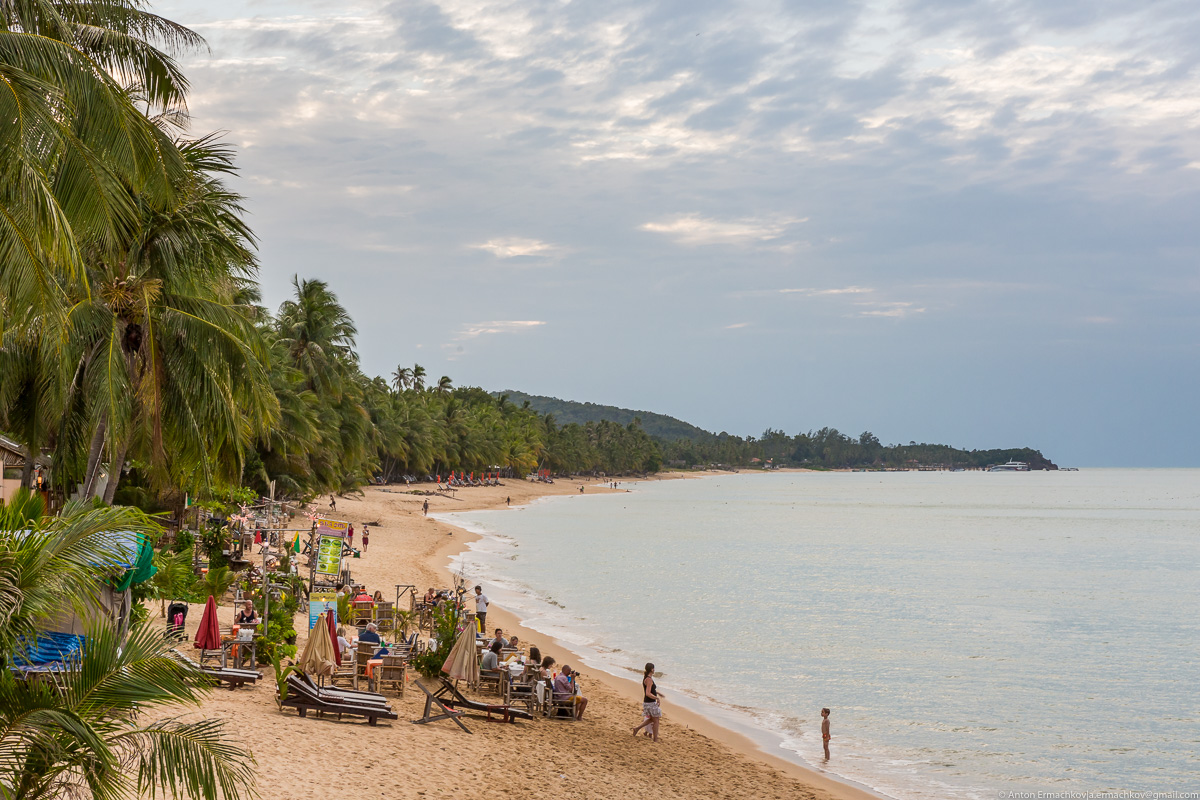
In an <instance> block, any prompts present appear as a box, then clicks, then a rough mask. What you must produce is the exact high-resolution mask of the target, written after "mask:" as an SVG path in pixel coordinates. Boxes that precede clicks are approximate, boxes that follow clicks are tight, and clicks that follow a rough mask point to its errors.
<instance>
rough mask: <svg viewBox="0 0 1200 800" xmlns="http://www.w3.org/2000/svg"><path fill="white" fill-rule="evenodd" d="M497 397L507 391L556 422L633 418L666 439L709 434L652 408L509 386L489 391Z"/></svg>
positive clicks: (513, 399)
mask: <svg viewBox="0 0 1200 800" xmlns="http://www.w3.org/2000/svg"><path fill="white" fill-rule="evenodd" d="M492 394H493V395H494V396H496V397H499V396H500V395H502V394H503V395H508V399H509V402H511V403H513V404H515V405H518V406H520V405H524V404H525V403H526V402H528V403H529V406H530V408H532V409H533V410H534V411H537V412H538V413H540V414H552V415H554V420H555V422H557V423H558V424H559V425H570V424H571V423H577V424H579V425H586V424H587V423H589V422H600V421H601V420H608V421H609V422H615V423H617V424H618V425H628V424H629V423H631V422H633V420H634V418H635V417H636V418H638V419H640V420H641V421H642V428H643V429H644V430H645V431H646V433H648V434H650V435H651V436H653V437H655V438H658V439H663V440H666V441H675V440H676V439H707V438H710V437H712V434H711V433H709V432H708V431H706V430H703V429H702V428H697V427H696V426H695V425H690V424H688V423H686V422H684V421H683V420H681V419H675V417H668V416H667V415H666V414H655V413H654V412H653V411H631V410H630V409H628V408H617V407H616V406H602V405H599V404H597V403H576V402H575V401H573V400H559V399H558V398H557V397H542V396H541V395H536V394H525V393H524V392H518V391H514V390H512V389H509V390H506V391H503V392H492Z"/></svg>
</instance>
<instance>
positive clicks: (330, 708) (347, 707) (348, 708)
mask: <svg viewBox="0 0 1200 800" xmlns="http://www.w3.org/2000/svg"><path fill="white" fill-rule="evenodd" d="M287 688H288V693H287V699H286V700H283V701H282V702H281V703H280V707H281V708H283V707H288V708H294V709H296V711H297V712H298V713H299V714H300V716H302V717H305V716H307V715H308V712H309V711H316V712H317V713H321V712H324V713H326V714H337V715H338V719H341V717H342V715H343V714H347V715H350V716H353V717H365V718H366V720H367V724H368V725H371V726H374V725H375V723H376V722H377V721H378V720H380V719H399V716H398V715H397V714H396V713H395V712H394V711H392V710H391V708H390V707H387V706H380V705H377V704H374V703H358V702H353V701H350V700H344V701H341V702H336V701H333V700H332V699H330V698H328V697H325V698H322V696H321V695H320V694H318V693H316V692H314V691H313V690H312V689H310V688H309V685H308V684H307V683H305V682H304V681H302V680H300V679H299V678H298V677H297V676H295V675H289V676H288V677H287Z"/></svg>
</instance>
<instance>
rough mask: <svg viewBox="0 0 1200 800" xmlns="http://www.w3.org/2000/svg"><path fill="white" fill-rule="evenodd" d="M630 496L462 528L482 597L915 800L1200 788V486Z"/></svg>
mask: <svg viewBox="0 0 1200 800" xmlns="http://www.w3.org/2000/svg"><path fill="white" fill-rule="evenodd" d="M628 486H629V488H631V489H632V490H633V491H631V492H629V493H627V494H619V495H585V496H582V497H578V496H573V497H564V498H554V499H551V500H548V501H542V502H539V503H536V504H534V505H532V506H530V507H528V508H524V509H515V510H509V511H494V512H473V513H469V514H459V515H453V516H454V518H455V519H456V520H458V521H459V522H460V523H464V524H467V525H468V526H470V527H473V528H475V529H477V530H483V531H486V532H488V534H489V535H488V536H487V537H485V539H484V540H482V541H481V542H480V543H478V544H477V545H476V547H475V549H473V550H472V551H471V552H470V553H469V554H467V555H466V556H465V557H464V564H465V570H466V573H467V576H468V578H469V579H471V580H477V579H481V580H484V581H485V582H487V583H488V592H489V594H491V595H492V596H493V600H495V601H497V602H499V603H501V605H504V606H506V607H511V608H513V609H514V610H515V611H517V612H518V613H519V614H521V615H522V616H523V617H525V618H527V620H528V621H529V622H530V624H531V625H532V626H533V627H535V628H537V629H538V630H541V631H544V632H547V633H550V634H553V635H555V636H557V637H558V638H560V639H563V640H564V641H567V642H570V643H571V644H574V645H576V646H577V647H582V648H586V649H588V650H589V652H590V653H591V654H592V655H591V667H592V668H605V669H609V670H611V671H613V672H618V673H621V672H624V671H625V670H628V669H631V668H640V666H641V664H642V663H644V662H645V661H647V660H652V661H654V662H655V664H656V665H657V666H658V668H659V669H660V670H661V671H662V672H663V673H664V674H663V677H662V679H661V680H660V681H659V684H660V686H661V687H662V688H663V690H664V691H666V692H670V691H672V690H674V691H675V692H676V693H679V692H683V693H685V694H687V695H689V696H691V697H695V698H702V699H704V700H706V701H709V702H712V703H714V704H716V706H717V707H719V708H720V709H722V711H721V712H720V713H721V714H722V716H723V718H726V719H729V718H730V715H731V714H732V716H733V717H736V718H739V719H742V720H744V721H745V722H746V723H747V724H752V725H753V726H755V727H756V729H757V730H758V732H759V734H760V735H759V738H760V739H763V740H764V741H765V742H768V746H771V747H780V748H783V752H781V754H785V753H786V754H790V755H792V756H793V757H795V758H797V759H800V760H804V761H806V762H807V763H810V764H816V765H818V766H820V762H819V761H818V758H819V753H820V735H819V730H818V728H819V723H820V718H819V709H820V708H821V707H822V706H830V707H831V708H832V709H833V715H832V721H833V730H834V736H835V739H834V747H833V751H834V759H833V761H832V762H831V763H830V764H829V765H828V766H827V767H826V768H827V769H828V770H829V771H830V772H833V773H835V774H838V775H841V776H843V777H846V778H849V779H852V780H854V781H857V782H860V783H863V784H866V785H868V786H871V787H873V788H875V789H876V790H878V791H880V792H882V793H884V794H888V795H891V796H894V797H898V798H940V797H963V798H984V797H997V796H998V793H999V792H1001V791H1005V792H1007V791H1008V790H1014V791H1016V790H1032V791H1037V790H1039V789H1040V790H1044V791H1066V790H1070V791H1104V790H1131V791H1146V790H1151V791H1169V790H1172V789H1174V790H1182V789H1192V790H1195V789H1197V788H1200V701H1198V700H1197V694H1196V692H1195V690H1194V689H1195V682H1196V676H1197V671H1196V670H1197V666H1198V664H1200V622H1198V612H1200V600H1198V598H1200V567H1198V565H1200V470H1091V471H1082V472H1074V473H891V474H872V473H804V474H772V475H730V476H721V477H712V478H706V479H703V480H685V481H660V482H649V483H643V484H629V485H628ZM531 587H537V588H536V590H534V589H532V588H531ZM585 672H586V668H585ZM714 713H717V712H716V711H714Z"/></svg>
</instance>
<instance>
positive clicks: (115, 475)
mask: <svg viewBox="0 0 1200 800" xmlns="http://www.w3.org/2000/svg"><path fill="white" fill-rule="evenodd" d="M128 452H129V439H128V438H126V439H125V440H124V441H123V442H121V444H120V446H119V447H118V448H117V455H116V458H114V459H112V461H110V462H109V465H108V486H106V487H104V502H106V503H108V504H109V505H110V506H111V505H112V502H113V498H114V497H116V494H117V484H118V483H120V482H121V468H122V467H123V466H125V454H126V453H128Z"/></svg>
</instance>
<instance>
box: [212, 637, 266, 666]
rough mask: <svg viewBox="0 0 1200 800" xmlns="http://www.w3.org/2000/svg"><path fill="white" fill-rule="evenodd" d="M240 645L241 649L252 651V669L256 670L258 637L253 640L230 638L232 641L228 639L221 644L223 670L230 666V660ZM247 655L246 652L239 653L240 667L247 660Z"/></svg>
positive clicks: (240, 651)
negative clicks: (234, 650)
mask: <svg viewBox="0 0 1200 800" xmlns="http://www.w3.org/2000/svg"><path fill="white" fill-rule="evenodd" d="M239 645H240V646H241V647H245V648H249V650H250V668H251V669H254V667H255V666H256V665H257V664H258V637H254V638H252V639H236V638H230V639H226V640H224V641H222V642H221V668H222V669H225V668H226V667H228V666H229V659H230V658H232V657H233V653H232V651H233V649H234V648H235V647H238V646H239ZM245 655H246V653H245V651H244V650H239V651H238V662H239V665H240V663H241V662H242V661H244V660H245V658H244V657H245Z"/></svg>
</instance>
